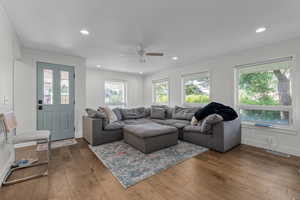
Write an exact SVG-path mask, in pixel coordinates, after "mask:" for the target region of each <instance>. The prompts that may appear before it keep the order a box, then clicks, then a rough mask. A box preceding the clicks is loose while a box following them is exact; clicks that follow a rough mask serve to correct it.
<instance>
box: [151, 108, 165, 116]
mask: <svg viewBox="0 0 300 200" xmlns="http://www.w3.org/2000/svg"><path fill="white" fill-rule="evenodd" d="M166 113H167V110H166V109H165V108H161V107H156V106H152V107H151V115H150V117H151V118H152V119H166Z"/></svg>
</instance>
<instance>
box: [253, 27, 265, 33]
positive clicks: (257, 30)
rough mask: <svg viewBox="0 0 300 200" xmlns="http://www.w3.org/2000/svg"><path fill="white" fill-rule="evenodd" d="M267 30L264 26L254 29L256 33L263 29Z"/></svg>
mask: <svg viewBox="0 0 300 200" xmlns="http://www.w3.org/2000/svg"><path fill="white" fill-rule="evenodd" d="M266 30H267V28H266V27H260V28H258V29H256V31H255V32H256V33H262V32H264V31H266Z"/></svg>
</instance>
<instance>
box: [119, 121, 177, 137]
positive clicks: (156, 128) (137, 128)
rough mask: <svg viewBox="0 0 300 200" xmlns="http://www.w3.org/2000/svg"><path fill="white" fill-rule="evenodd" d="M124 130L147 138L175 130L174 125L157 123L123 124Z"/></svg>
mask: <svg viewBox="0 0 300 200" xmlns="http://www.w3.org/2000/svg"><path fill="white" fill-rule="evenodd" d="M124 130H125V131H127V132H130V133H131V134H134V135H135V136H137V137H140V138H149V137H155V136H160V135H166V134H170V133H174V132H177V129H176V128H175V127H172V126H164V125H161V124H157V123H146V124H139V125H126V126H124Z"/></svg>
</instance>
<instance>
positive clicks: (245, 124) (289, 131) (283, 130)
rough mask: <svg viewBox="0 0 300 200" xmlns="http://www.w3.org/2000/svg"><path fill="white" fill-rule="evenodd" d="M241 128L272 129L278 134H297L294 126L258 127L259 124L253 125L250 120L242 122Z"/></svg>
mask: <svg viewBox="0 0 300 200" xmlns="http://www.w3.org/2000/svg"><path fill="white" fill-rule="evenodd" d="M242 128H247V129H259V130H265V131H274V132H276V133H279V134H287V135H298V131H297V129H295V128H294V127H291V126H287V127H285V126H271V127H260V126H255V125H254V123H251V122H242Z"/></svg>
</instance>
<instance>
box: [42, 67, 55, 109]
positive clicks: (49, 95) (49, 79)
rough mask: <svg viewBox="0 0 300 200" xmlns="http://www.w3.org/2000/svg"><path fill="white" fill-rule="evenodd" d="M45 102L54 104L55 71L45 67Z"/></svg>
mask: <svg viewBox="0 0 300 200" xmlns="http://www.w3.org/2000/svg"><path fill="white" fill-rule="evenodd" d="M43 73H44V104H53V71H52V70H51V69H44V70H43Z"/></svg>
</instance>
